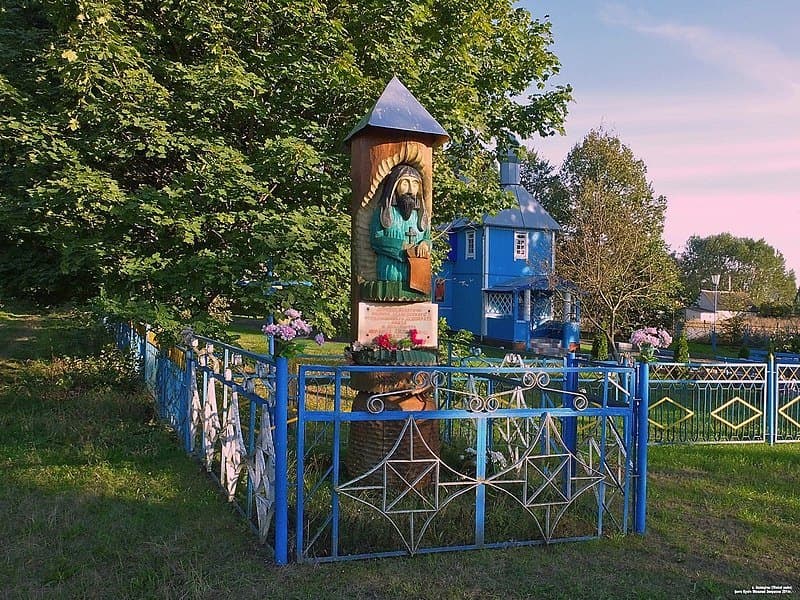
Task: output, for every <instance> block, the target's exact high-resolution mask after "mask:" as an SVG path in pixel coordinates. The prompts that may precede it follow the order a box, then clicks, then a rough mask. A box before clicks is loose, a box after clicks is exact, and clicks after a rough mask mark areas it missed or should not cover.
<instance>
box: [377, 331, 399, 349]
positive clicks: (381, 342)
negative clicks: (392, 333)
mask: <svg viewBox="0 0 800 600" xmlns="http://www.w3.org/2000/svg"><path fill="white" fill-rule="evenodd" d="M375 343H376V344H377V345H378V347H380V348H383V349H384V350H397V346H395V345H394V344H393V343H392V338H390V337H389V334H388V333H382V334H381V335H379V336H378V337H376V338H375Z"/></svg>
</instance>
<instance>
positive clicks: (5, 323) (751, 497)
mask: <svg viewBox="0 0 800 600" xmlns="http://www.w3.org/2000/svg"><path fill="white" fill-rule="evenodd" d="M102 339H103V333H102V332H101V331H100V330H99V329H98V328H97V327H95V326H92V325H91V323H89V322H88V321H87V320H86V319H83V318H81V317H80V316H79V315H77V314H75V313H61V314H49V315H46V316H39V315H34V314H22V313H20V312H19V311H17V312H13V313H10V312H0V409H1V410H0V431H1V432H2V436H0V473H2V475H3V479H2V485H0V540H2V543H3V552H2V553H0V582H2V585H0V598H39V597H41V598H44V597H47V598H83V597H86V598H94V597H97V598H151V597H152V598H156V597H157V598H237V597H244V598H437V599H450V598H453V599H461V598H480V599H483V598H502V599H508V598H565V599H570V600H572V599H580V598H586V599H590V598H591V599H597V598H642V599H658V598H663V599H674V598H679V599H680V598H728V597H730V598H733V597H735V596H736V597H739V595H736V594H735V591H736V590H737V589H748V590H750V589H751V588H752V586H770V585H775V586H778V585H781V586H783V585H790V586H793V593H792V594H784V595H783V596H782V597H785V598H786V597H788V598H800V446H798V445H797V444H789V445H782V446H777V447H773V448H770V447H769V446H766V445H763V444H758V445H749V446H686V447H672V448H666V447H664V448H660V447H655V448H652V449H651V452H650V456H651V462H650V479H649V491H650V504H649V517H648V534H647V535H645V536H636V535H629V536H627V537H622V536H617V537H614V538H611V539H603V540H598V541H593V542H589V543H573V544H554V545H551V546H540V547H533V548H520V549H510V550H495V551H482V552H465V553H442V554H433V555H422V556H417V557H409V558H402V559H385V560H371V561H358V562H352V563H340V564H330V565H324V566H302V565H301V566H289V567H283V568H278V567H275V566H273V565H272V564H271V563H270V561H269V558H268V555H267V553H266V552H265V551H264V550H263V549H261V548H260V547H259V546H258V545H257V543H256V541H255V539H254V537H253V536H252V535H251V533H250V531H249V529H248V528H247V526H246V525H245V524H244V523H243V522H242V521H241V520H240V518H239V517H238V515H237V514H236V513H235V512H234V511H233V510H232V509H231V508H230V507H229V506H228V505H227V503H226V502H225V500H224V499H223V498H222V496H221V495H220V494H219V493H218V492H217V491H216V489H215V488H214V486H213V484H212V483H211V482H210V480H208V479H207V478H206V477H205V475H204V474H203V472H202V470H201V469H200V467H199V466H198V464H197V463H195V462H194V460H193V459H191V458H189V457H187V456H185V455H184V454H183V452H182V451H181V449H180V448H179V446H178V444H177V442H176V440H175V439H174V438H173V436H172V434H171V433H170V432H169V431H167V430H166V429H165V428H164V427H163V426H161V425H160V424H159V423H157V422H156V421H155V420H154V418H153V410H152V405H151V402H150V400H149V398H148V397H147V396H146V394H145V393H144V392H143V391H142V389H141V387H139V386H138V385H137V384H136V383H135V381H132V380H131V377H130V373H129V371H127V370H126V369H125V367H124V364H123V363H122V362H121V361H120V360H119V359H118V358H115V357H114V355H113V354H112V353H106V354H104V355H102V356H99V354H98V350H97V345H98V343H99V342H100V341H101V340H102ZM65 355H68V356H69V357H71V358H64V356H65Z"/></svg>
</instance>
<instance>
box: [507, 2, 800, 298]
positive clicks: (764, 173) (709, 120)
mask: <svg viewBox="0 0 800 600" xmlns="http://www.w3.org/2000/svg"><path fill="white" fill-rule="evenodd" d="M519 4H520V5H521V6H522V7H524V8H526V9H527V10H529V11H530V12H531V14H533V15H534V16H535V17H538V18H543V17H544V15H549V16H550V19H549V20H550V22H551V23H552V29H553V36H554V45H553V46H552V49H553V51H554V52H555V53H556V55H557V56H558V58H559V60H560V61H561V72H560V73H559V75H558V76H557V77H556V78H554V79H552V81H553V82H554V83H559V84H566V83H569V84H571V85H572V87H573V96H574V102H573V103H571V104H570V107H569V115H568V116H567V120H566V132H567V134H566V136H555V137H549V138H544V139H542V138H538V137H537V138H533V139H531V140H526V142H525V143H526V145H527V146H529V147H532V148H533V149H535V150H537V152H539V154H540V155H542V156H544V157H545V158H547V160H548V161H550V162H551V163H552V164H554V165H556V166H560V164H561V162H562V161H563V160H564V157H565V156H566V155H567V153H568V152H569V150H570V149H571V148H572V147H573V146H574V145H575V144H577V143H579V142H580V141H581V140H582V139H583V137H584V136H585V135H586V133H587V132H588V131H589V130H591V129H593V128H598V127H603V128H604V129H605V130H606V131H608V132H610V133H612V134H614V135H617V136H618V137H619V138H620V139H621V140H622V142H623V143H624V144H626V145H627V146H628V147H629V148H630V149H631V150H632V151H633V153H634V155H635V156H636V157H637V158H639V159H641V160H643V161H644V163H645V164H646V165H647V173H648V178H649V179H650V180H651V181H652V184H653V188H654V190H655V193H656V194H659V195H662V194H663V195H664V196H666V197H667V201H668V208H667V217H666V223H665V233H664V237H665V240H666V242H667V243H668V244H669V245H670V247H671V248H672V249H673V250H676V251H680V250H682V249H683V246H684V244H685V243H686V240H687V239H688V238H689V236H691V235H699V236H703V237H705V236H708V235H713V234H717V233H722V232H730V233H731V234H733V235H735V236H739V237H750V238H754V239H761V238H763V239H764V240H766V242H767V243H769V244H770V245H772V246H773V247H774V248H775V249H776V250H778V251H780V252H781V253H782V254H783V256H784V258H785V259H786V264H787V267H788V268H790V269H793V270H794V272H795V274H796V275H797V279H798V283H800V1H798V0H749V1H748V0H661V1H654V0H637V1H633V0H628V1H625V2H621V1H617V2H613V1H604V0H544V1H536V0H524V1H522V2H520V3H519Z"/></svg>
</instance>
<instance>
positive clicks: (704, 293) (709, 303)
mask: <svg viewBox="0 0 800 600" xmlns="http://www.w3.org/2000/svg"><path fill="white" fill-rule="evenodd" d="M715 294H716V296H717V304H716V308H717V311H716V313H717V314H716V319H715V318H714V296H715ZM747 306H748V299H747V295H746V294H745V293H744V292H731V291H727V290H718V291H716V292H715V291H714V290H700V294H699V296H698V297H697V301H695V303H694V304H692V305H691V306H688V307H686V309H684V316H685V319H686V320H687V321H702V322H705V323H713V322H714V321H715V320H716V321H717V322H719V321H724V320H726V319H730V318H731V317H735V316H737V315H740V314H745V313H747V312H748V311H747Z"/></svg>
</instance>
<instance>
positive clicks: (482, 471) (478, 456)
mask: <svg viewBox="0 0 800 600" xmlns="http://www.w3.org/2000/svg"><path fill="white" fill-rule="evenodd" d="M475 427H476V432H475V436H476V437H475V479H477V480H478V481H479V482H480V484H479V485H478V486H477V487H476V488H475V545H476V546H478V547H479V548H480V547H482V546H483V545H484V542H485V539H484V535H485V533H484V529H485V526H486V485H485V484H484V481H485V480H486V458H487V456H486V453H487V447H486V438H487V437H488V436H489V427H488V419H486V418H484V417H479V418H478V419H476V420H475Z"/></svg>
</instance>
